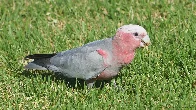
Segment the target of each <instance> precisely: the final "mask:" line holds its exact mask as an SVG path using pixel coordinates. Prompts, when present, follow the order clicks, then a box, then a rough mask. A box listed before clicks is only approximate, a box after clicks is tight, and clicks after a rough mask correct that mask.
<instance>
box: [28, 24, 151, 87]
mask: <svg viewBox="0 0 196 110" xmlns="http://www.w3.org/2000/svg"><path fill="white" fill-rule="evenodd" d="M149 44H150V38H149V36H148V35H147V32H146V30H145V29H144V28H143V27H141V26H139V25H133V24H129V25H124V26H122V27H120V28H119V29H117V32H116V34H115V35H114V36H113V37H111V38H106V39H103V40H98V41H94V42H90V43H88V44H85V45H83V46H81V47H78V48H73V49H71V50H67V51H62V52H59V53H55V54H33V55H29V56H26V57H25V59H34V61H32V62H30V63H28V64H27V65H26V66H25V68H26V69H37V70H50V71H53V72H58V73H62V74H63V75H64V76H66V77H68V78H80V79H84V80H86V83H87V86H88V87H92V86H93V84H94V82H95V81H96V80H108V79H112V78H113V77H115V76H117V74H118V73H119V70H120V69H121V67H122V66H124V65H126V64H129V63H130V62H131V61H132V60H133V58H134V55H135V50H136V49H137V48H139V47H145V46H147V45H149Z"/></svg>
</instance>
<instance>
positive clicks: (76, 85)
mask: <svg viewBox="0 0 196 110" xmlns="http://www.w3.org/2000/svg"><path fill="white" fill-rule="evenodd" d="M20 75H23V76H25V77H27V78H35V77H40V75H41V78H42V80H44V81H46V82H47V81H54V82H55V83H57V84H59V83H62V81H63V82H64V83H65V85H66V86H67V87H69V88H73V89H84V88H85V86H86V83H85V80H82V79H76V78H67V77H65V76H63V75H62V74H60V73H53V72H47V71H38V70H24V71H23V72H22V73H21V74H20ZM109 82H110V81H96V83H95V84H94V86H93V88H100V89H102V88H103V87H104V85H105V84H106V83H109ZM86 87H87V86H86Z"/></svg>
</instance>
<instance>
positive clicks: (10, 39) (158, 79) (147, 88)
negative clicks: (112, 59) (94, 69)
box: [0, 0, 196, 110]
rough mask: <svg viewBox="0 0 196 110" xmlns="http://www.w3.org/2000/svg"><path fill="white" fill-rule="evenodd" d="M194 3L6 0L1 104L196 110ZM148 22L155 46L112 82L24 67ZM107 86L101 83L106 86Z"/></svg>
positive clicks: (0, 31)
mask: <svg viewBox="0 0 196 110" xmlns="http://www.w3.org/2000/svg"><path fill="white" fill-rule="evenodd" d="M195 18H196V2H194V1H191V0H183V1H178V0H172V1H171V0H168V1H167V0H162V1H157V0H156V1H148V2H145V1H139V0H108V1H104V0H94V1H92V0H42V1H41V0H1V2H0V100H1V101H0V108H1V109H7V108H8V109H95V110H99V109H114V110H117V109H163V110H165V109H173V108H174V109H177V108H184V109H186V108H187V109H189V108H192V109H195V108H196V105H195V103H196V43H195V42H196V19H195ZM130 23H131V24H139V25H141V26H143V27H144V28H145V29H146V30H147V32H148V34H149V36H150V38H151V42H152V44H151V45H150V46H149V47H148V48H147V49H138V50H137V52H136V56H135V59H134V60H133V62H132V63H131V64H129V65H127V67H124V68H123V69H122V71H121V72H120V74H119V76H118V77H117V78H116V82H117V86H118V87H114V86H113V83H112V82H113V81H112V82H107V83H105V86H103V84H102V82H100V83H99V84H96V85H97V86H96V87H94V88H92V89H91V90H88V89H87V88H86V86H85V85H84V82H83V83H81V82H82V81H80V83H73V82H78V80H75V79H71V80H70V79H66V78H63V77H62V76H61V75H54V74H53V73H51V72H48V71H24V68H23V66H24V64H25V63H26V62H25V61H24V60H23V58H24V57H25V56H26V55H28V54H34V53H55V52H59V51H62V50H67V49H71V48H74V47H78V46H81V45H83V44H85V43H88V42H91V41H94V40H99V39H103V38H107V37H111V36H112V35H114V34H115V31H116V29H117V28H118V27H120V26H122V25H125V24H130ZM100 84H101V85H100Z"/></svg>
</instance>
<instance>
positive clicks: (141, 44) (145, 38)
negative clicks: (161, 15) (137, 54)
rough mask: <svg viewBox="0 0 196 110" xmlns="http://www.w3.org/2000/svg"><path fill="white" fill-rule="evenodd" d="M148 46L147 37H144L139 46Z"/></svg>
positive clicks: (148, 40) (148, 39)
mask: <svg viewBox="0 0 196 110" xmlns="http://www.w3.org/2000/svg"><path fill="white" fill-rule="evenodd" d="M148 45H150V38H149V36H148V35H146V36H145V37H144V38H142V39H141V43H140V46H141V47H145V46H148Z"/></svg>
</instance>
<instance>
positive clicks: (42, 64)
mask: <svg viewBox="0 0 196 110" xmlns="http://www.w3.org/2000/svg"><path fill="white" fill-rule="evenodd" d="M55 55H56V53H54V54H33V55H28V56H26V57H25V58H24V59H25V60H28V59H34V61H32V62H30V63H28V64H27V65H26V66H25V69H37V70H47V65H49V64H50V58H51V57H53V56H55Z"/></svg>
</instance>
